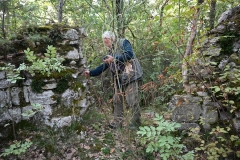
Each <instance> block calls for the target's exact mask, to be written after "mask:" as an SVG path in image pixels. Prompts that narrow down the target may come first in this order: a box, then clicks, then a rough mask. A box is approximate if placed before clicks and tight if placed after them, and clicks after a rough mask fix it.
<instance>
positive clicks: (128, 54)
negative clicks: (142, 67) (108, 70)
mask: <svg viewBox="0 0 240 160" xmlns="http://www.w3.org/2000/svg"><path fill="white" fill-rule="evenodd" d="M123 50H124V52H123V54H122V55H121V56H117V57H116V60H118V61H121V62H126V61H129V60H131V59H133V58H134V53H133V50H132V45H131V43H130V42H129V41H128V40H126V39H125V40H124V41H123Z"/></svg>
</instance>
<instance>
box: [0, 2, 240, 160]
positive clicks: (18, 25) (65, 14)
mask: <svg viewBox="0 0 240 160" xmlns="http://www.w3.org/2000/svg"><path fill="white" fill-rule="evenodd" d="M237 5H238V2H237V1H235V0H155V1H152V0H115V1H113V0H112V1H110V0H101V1H98V0H81V1H79V0H41V1H38V0H0V16H1V19H0V20H1V22H0V26H1V30H0V43H1V44H3V45H4V44H5V43H7V41H8V40H9V39H12V38H14V37H16V36H17V32H18V31H19V30H20V29H22V28H27V27H31V26H44V25H46V24H54V23H61V24H67V25H71V26H79V27H82V28H84V30H85V32H86V34H87V36H86V38H85V39H84V43H83V50H82V52H83V54H84V56H85V57H86V58H87V63H86V65H87V68H93V67H95V66H97V65H98V64H100V63H101V61H102V57H103V56H104V55H105V54H106V52H105V48H104V46H103V44H102V38H101V35H102V33H103V32H104V31H105V30H113V31H114V32H115V33H116V34H117V35H118V36H119V37H126V38H127V39H129V40H130V42H131V43H132V46H133V49H134V51H135V53H136V55H137V57H138V58H139V60H140V63H141V65H142V67H143V70H144V77H143V85H142V88H141V95H142V97H141V106H142V107H143V108H144V109H145V110H147V111H149V112H148V114H147V116H149V117H153V114H154V112H158V113H163V114H165V113H168V112H167V111H168V108H167V105H168V104H167V103H168V102H169V101H170V99H171V96H172V95H174V94H178V93H184V92H188V90H187V89H186V88H187V86H188V83H187V80H186V75H187V70H186V67H184V66H186V65H187V64H186V62H185V61H184V59H186V58H187V57H188V56H189V55H192V54H194V53H195V52H196V51H197V49H198V48H199V47H200V46H199V45H200V43H201V42H202V40H203V39H204V38H206V34H207V33H208V32H209V31H210V30H211V29H213V28H214V27H215V25H216V24H217V20H218V18H219V17H220V15H221V14H222V13H223V12H224V11H226V10H228V9H230V8H233V7H235V6H237ZM0 56H4V55H0ZM107 74H109V73H108V72H107V73H105V74H104V75H102V76H101V77H100V78H99V79H93V81H94V83H93V84H94V85H93V88H95V92H96V94H97V95H98V98H99V99H100V100H99V101H98V103H100V105H101V104H106V103H108V101H109V100H110V99H111V92H109V88H108V87H109V86H107V85H106V83H107V82H108V80H106V79H105V76H106V75H107ZM107 105H110V104H107ZM109 108H110V107H108V109H109ZM97 112H98V111H95V110H92V109H91V110H90V112H89V113H88V114H86V116H85V118H86V119H85V120H84V122H85V123H86V124H88V125H89V126H88V127H84V126H79V125H76V124H75V125H73V126H72V128H68V129H67V130H62V132H61V133H60V132H55V131H52V130H51V129H46V130H44V131H46V132H47V133H48V134H46V135H47V137H50V140H46V139H45V141H46V144H45V145H44V144H41V145H42V146H44V147H43V148H44V149H39V148H38V147H37V145H36V147H35V149H32V150H31V151H28V152H27V153H28V154H25V155H24V156H25V158H26V157H28V156H33V155H35V156H36V155H38V156H39V157H41V156H42V157H45V158H46V157H47V158H49V159H54V158H55V159H61V158H62V157H65V158H66V157H67V158H69V157H70V158H69V159H73V158H76V159H77V158H79V159H80V158H89V159H91V158H92V159H94V158H95V159H97V158H99V157H101V158H102V159H104V158H105V159H111V158H112V159H115V158H116V157H120V159H136V158H137V157H138V159H158V158H160V157H162V156H161V154H160V155H159V153H160V152H158V149H157V150H155V151H153V150H150V151H149V150H148V153H145V152H142V151H141V150H142V148H144V149H145V148H146V146H144V145H143V146H138V145H139V144H137V142H136V141H134V140H133V141H132V139H134V138H133V137H134V135H132V134H133V133H132V134H130V133H129V132H127V133H129V134H128V136H127V137H124V135H125V133H124V131H123V132H122V133H116V132H114V133H112V132H109V131H108V130H107V129H106V128H104V129H103V128H101V127H102V125H101V124H100V123H96V119H97V120H98V121H99V122H102V123H104V119H105V118H104V116H106V115H98V114H97ZM149 117H145V118H149ZM93 118H95V119H93ZM146 124H147V123H146ZM73 128H74V129H76V128H78V130H81V132H78V134H80V135H81V136H82V137H84V136H85V138H84V139H85V140H86V141H88V143H86V142H82V141H81V140H82V139H83V138H80V142H81V143H80V142H79V143H80V144H81V145H83V146H81V150H79V149H76V148H77V147H76V146H74V145H73V146H72V145H71V144H70V143H69V141H68V142H66V141H67V140H66V139H67V138H68V139H71V138H70V137H71V134H70V133H72V132H69V130H71V129H73ZM74 129H73V130H74ZM44 131H42V130H41V131H38V132H39V133H38V134H39V135H42V134H45V132H44ZM82 131H83V132H82ZM84 131H88V132H89V134H91V133H92V134H91V136H95V137H98V138H99V137H101V138H99V139H100V140H99V139H97V140H96V139H95V138H92V137H91V136H90V135H88V136H86V135H84V133H85V132H84ZM224 131H225V130H224ZM224 131H223V130H220V131H219V133H221V132H222V133H224ZM22 132H23V131H20V133H19V135H22ZM34 132H35V131H34ZM34 132H32V133H31V134H32V135H35V134H36V133H34ZM96 132H99V133H96ZM74 133H75V132H74ZM95 134H97V135H95ZM98 134H99V135H98ZM174 134H175V135H176V136H179V133H174ZM23 135H25V136H26V134H23ZM66 135H68V136H66ZM28 136H30V135H29V134H28ZM64 136H65V139H64V140H62V141H61V143H60V144H61V145H60V146H61V147H60V146H59V144H58V143H57V142H58V141H59V139H61V138H59V137H64ZM205 136H206V135H205ZM23 137H24V136H23ZM206 137H207V136H206ZM24 138H26V137H24ZM91 138H92V139H94V140H92V139H91ZM198 138H199V137H198ZM129 140H130V141H129ZM200 140H201V141H206V142H207V140H206V139H204V138H202V139H200ZM224 140H225V139H224ZM72 141H74V140H72ZM91 141H94V143H92V142H91ZM96 141H100V143H99V144H98V143H97V142H96ZM127 141H128V142H132V143H127ZM103 142H104V143H105V146H104V145H102V144H101V143H103ZM113 142H114V143H113ZM9 144H10V145H11V144H14V143H13V142H12V141H11V142H9ZM200 144H202V146H201V147H203V148H200V149H199V150H200V153H199V155H200V156H198V159H206V157H210V158H208V159H211V158H212V159H215V158H216V157H217V158H219V157H218V156H215V154H214V155H210V156H209V155H208V156H206V154H207V152H204V151H206V150H209V148H208V147H209V146H207V145H203V143H196V146H197V145H200ZM209 144H211V145H213V144H214V140H213V141H211V143H209ZM231 145H233V144H231ZM235 145H236V144H235ZM56 146H58V147H56ZM114 146H117V147H114ZM196 146H195V147H196ZM64 147H65V148H64ZM192 147H193V146H192ZM204 147H205V148H204ZM234 147H235V146H234ZM234 147H233V148H234ZM18 148H24V146H23V145H22V146H20V147H18ZM119 148H121V149H119ZM136 148H139V149H136ZM210 148H211V147H210ZM134 149H136V150H135V152H134ZM211 149H213V150H212V152H214V153H215V152H216V155H221V156H220V157H224V156H223V153H226V152H224V151H222V150H221V149H222V148H221V147H219V146H216V145H215V146H214V147H212V148H211ZM89 150H91V153H89V152H90V151H89ZM24 151H26V149H25V150H24ZM87 151H88V153H87ZM164 151H165V152H166V153H167V151H170V149H169V150H168V149H165V150H164ZM149 152H150V154H149ZM165 152H164V153H165ZM187 152H188V151H185V152H184V153H187ZM69 153H71V154H69ZM97 153H98V154H97ZM99 153H100V154H99ZM114 153H115V155H114V156H113V154H114ZM227 153H228V152H227ZM227 153H226V154H227ZM229 153H230V152H229ZM233 153H234V154H233V156H232V157H235V158H236V154H237V153H238V152H237V151H236V150H235V151H234V152H233ZM238 154H239V153H238ZM9 155H11V154H9ZM17 155H18V154H17ZM19 155H21V154H20V153H19ZM162 155H164V154H162ZM179 155H180V153H179ZM21 156H22V155H21ZM21 156H20V157H21ZM24 156H23V157H24ZM111 156H112V157H111ZM171 156H172V155H171ZM39 157H38V158H39ZM114 157H115V158H114ZM140 157H141V158H140ZM189 157H191V156H188V157H187V158H186V157H185V158H184V157H183V158H182V159H191V158H189ZM35 158H36V157H35ZM162 158H163V157H162ZM178 158H179V157H178ZM13 159H14V157H13ZM179 159H181V158H179Z"/></svg>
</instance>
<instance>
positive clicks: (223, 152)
mask: <svg viewBox="0 0 240 160" xmlns="http://www.w3.org/2000/svg"><path fill="white" fill-rule="evenodd" d="M229 131H230V128H229V127H227V128H226V129H225V128H221V127H219V126H217V127H216V128H213V129H212V131H211V132H210V133H209V134H210V136H211V137H209V138H208V139H206V140H204V139H203V136H201V135H199V134H198V133H195V132H194V131H193V132H189V133H188V135H189V136H190V137H191V138H193V139H194V140H195V141H198V142H200V146H199V147H196V148H195V150H196V151H203V153H204V154H206V155H207V159H208V160H215V159H219V158H221V157H227V156H228V155H229V154H230V153H232V152H233V150H232V149H231V148H232V147H231V146H237V145H236V143H237V141H238V140H239V137H238V136H235V135H229ZM236 155H237V157H239V155H238V154H237V153H236Z"/></svg>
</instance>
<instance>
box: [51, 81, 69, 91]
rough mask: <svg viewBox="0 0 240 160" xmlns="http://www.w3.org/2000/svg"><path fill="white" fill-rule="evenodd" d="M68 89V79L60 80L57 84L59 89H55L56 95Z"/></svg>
mask: <svg viewBox="0 0 240 160" xmlns="http://www.w3.org/2000/svg"><path fill="white" fill-rule="evenodd" d="M67 88H68V80H67V79H60V80H59V81H58V83H57V87H56V88H55V89H54V92H56V93H59V94H61V93H63V92H64V91H65V90H66V89H67Z"/></svg>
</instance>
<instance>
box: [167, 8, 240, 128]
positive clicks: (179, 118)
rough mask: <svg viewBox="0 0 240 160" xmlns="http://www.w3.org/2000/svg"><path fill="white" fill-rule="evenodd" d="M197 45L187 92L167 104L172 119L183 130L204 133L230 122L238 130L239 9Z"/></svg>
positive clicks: (239, 118)
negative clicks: (199, 130)
mask: <svg viewBox="0 0 240 160" xmlns="http://www.w3.org/2000/svg"><path fill="white" fill-rule="evenodd" d="M200 46H201V47H200V48H199V51H198V54H197V58H196V59H195V61H194V63H193V64H192V65H191V66H190V67H189V71H188V73H189V79H188V81H189V84H191V91H190V93H189V94H187V95H175V96H173V97H172V100H171V101H170V103H169V107H170V108H171V109H172V119H173V120H174V121H176V122H179V123H181V124H182V129H189V128H193V127H194V128H195V127H198V128H199V129H200V128H203V129H205V130H210V129H211V127H214V124H219V121H220V120H221V121H225V120H231V121H232V122H233V124H234V127H235V129H236V130H237V131H240V116H239V115H240V99H239V97H240V95H239V91H240V88H239V86H240V76H239V75H240V6H237V7H235V8H233V9H230V10H228V11H226V12H224V13H223V14H222V15H221V17H220V18H219V20H218V25H217V26H216V27H215V28H214V29H213V30H211V31H210V32H209V33H208V35H207V37H206V38H205V40H204V41H203V43H202V44H201V45H200ZM214 86H215V87H217V89H216V90H215V89H214ZM212 87H213V88H212ZM230 90H231V92H230ZM213 94H214V96H215V98H214V97H213ZM230 101H232V102H234V103H229V102H230ZM233 109H234V112H233ZM217 122H218V123H217Z"/></svg>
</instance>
